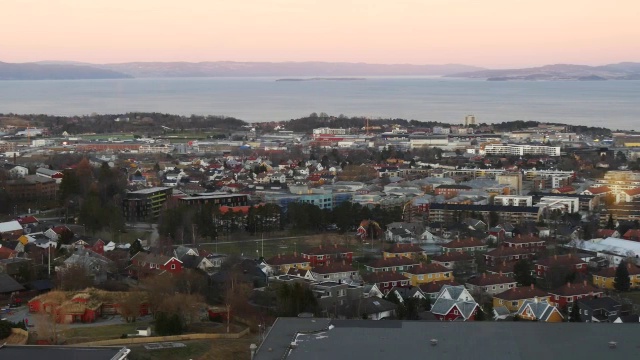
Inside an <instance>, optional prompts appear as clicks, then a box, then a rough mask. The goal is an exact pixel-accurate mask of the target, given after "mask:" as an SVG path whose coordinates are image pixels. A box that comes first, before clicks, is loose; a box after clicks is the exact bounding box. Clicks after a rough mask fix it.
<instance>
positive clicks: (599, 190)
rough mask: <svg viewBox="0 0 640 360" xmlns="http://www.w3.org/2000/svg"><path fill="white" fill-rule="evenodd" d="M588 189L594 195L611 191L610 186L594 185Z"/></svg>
mask: <svg viewBox="0 0 640 360" xmlns="http://www.w3.org/2000/svg"><path fill="white" fill-rule="evenodd" d="M572 189H573V188H572ZM587 191H588V192H590V193H591V194H593V195H599V194H604V193H608V192H611V189H610V188H609V187H608V186H592V187H590V188H588V189H587Z"/></svg>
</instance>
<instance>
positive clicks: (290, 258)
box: [265, 254, 309, 265]
mask: <svg viewBox="0 0 640 360" xmlns="http://www.w3.org/2000/svg"><path fill="white" fill-rule="evenodd" d="M265 262H266V263H267V264H269V265H290V264H304V263H308V262H309V260H306V259H305V258H303V257H302V256H299V255H298V254H278V255H276V256H273V257H271V258H269V259H267V260H265Z"/></svg>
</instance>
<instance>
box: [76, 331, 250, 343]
mask: <svg viewBox="0 0 640 360" xmlns="http://www.w3.org/2000/svg"><path fill="white" fill-rule="evenodd" d="M247 334H249V328H246V329H244V330H242V331H240V332H239V333H233V334H186V335H172V336H153V337H132V338H126V339H113V340H100V341H91V342H86V343H80V344H73V345H71V346H114V345H135V344H146V343H155V342H166V341H188V340H203V339H239V338H241V337H243V336H245V335H247Z"/></svg>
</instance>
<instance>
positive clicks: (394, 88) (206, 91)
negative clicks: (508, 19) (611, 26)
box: [0, 77, 640, 129]
mask: <svg viewBox="0 0 640 360" xmlns="http://www.w3.org/2000/svg"><path fill="white" fill-rule="evenodd" d="M128 111H149V112H163V113H174V114H183V115H190V114H202V115H206V114H208V115H226V116H233V117H237V118H239V119H243V120H246V121H249V122H257V121H278V120H288V119H292V118H298V117H301V116H305V115H308V114H310V113H312V112H317V113H320V112H326V113H328V114H330V115H339V114H344V115H347V116H355V115H358V116H370V117H374V118H375V117H384V118H388V117H394V118H405V119H416V120H423V121H427V120H433V121H442V122H450V123H461V122H462V120H463V118H464V116H465V115H467V114H474V115H476V118H477V121H479V122H487V123H491V122H501V121H510V120H537V121H554V122H563V123H568V124H576V125H577V124H580V125H590V126H605V127H610V128H613V129H633V128H635V127H637V125H638V124H640V81H587V82H580V81H557V82H528V81H513V82H511V81H509V82H489V81H482V80H459V79H443V78H415V77H404V78H402V77H372V78H367V79H366V80H362V81H302V82H289V81H284V82H282V81H281V82H278V81H275V78H189V79H185V78H177V79H176V78H173V79H167V78H163V79H126V80H74V81H0V112H1V113H8V112H13V113H20V114H25V113H46V114H54V115H84V114H91V113H93V112H95V113H109V114H116V113H124V112H128Z"/></svg>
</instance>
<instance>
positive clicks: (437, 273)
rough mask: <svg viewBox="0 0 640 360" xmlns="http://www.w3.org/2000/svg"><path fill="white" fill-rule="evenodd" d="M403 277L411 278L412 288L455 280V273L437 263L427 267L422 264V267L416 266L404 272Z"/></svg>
mask: <svg viewBox="0 0 640 360" xmlns="http://www.w3.org/2000/svg"><path fill="white" fill-rule="evenodd" d="M403 275H404V276H406V277H407V278H409V280H410V281H411V285H412V286H418V285H420V284H427V283H430V282H434V281H451V280H453V273H452V272H451V270H449V269H447V268H446V267H444V266H442V265H440V264H435V263H433V264H427V265H425V264H423V263H420V265H418V266H414V267H412V268H411V269H409V270H407V271H406V272H404V273H403Z"/></svg>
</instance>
